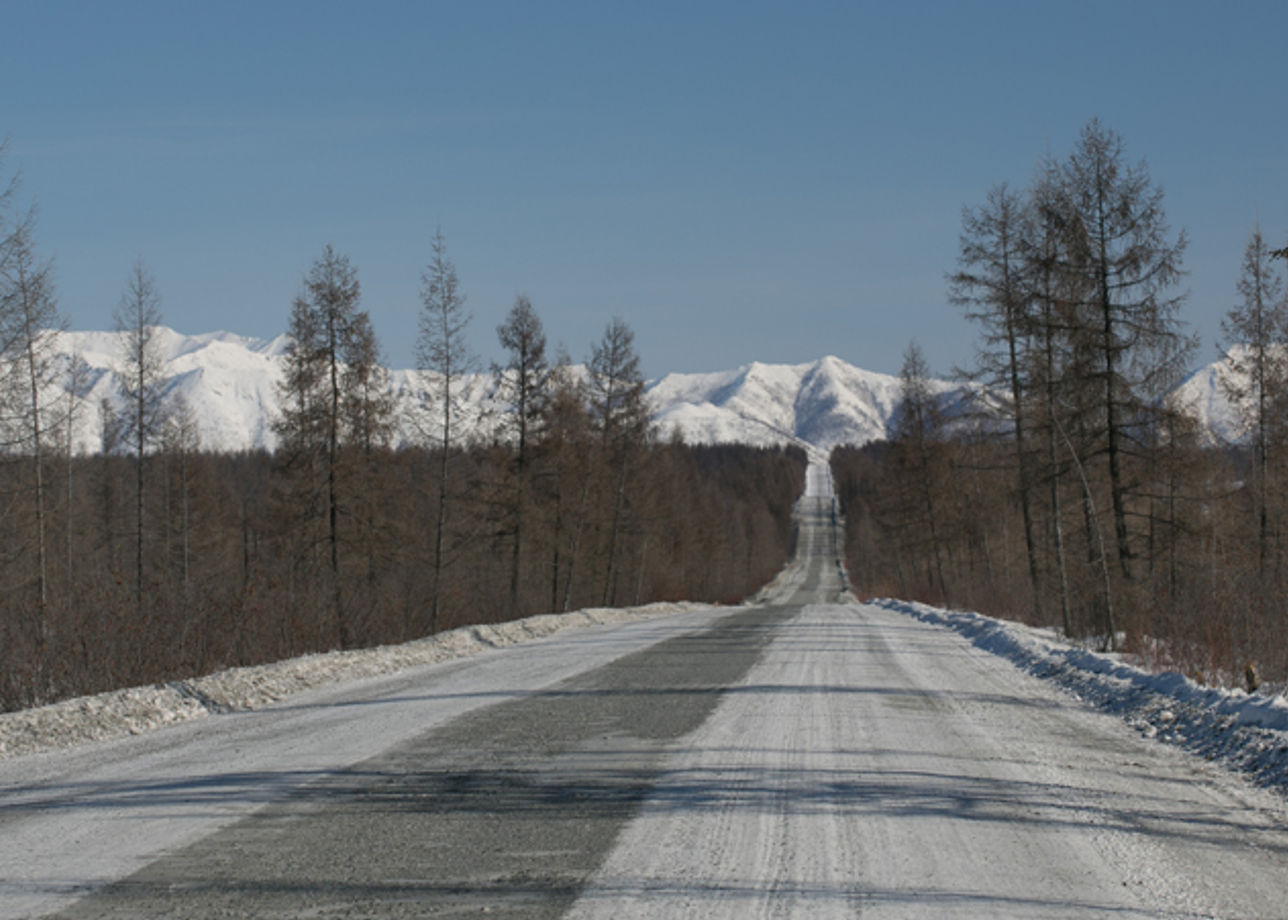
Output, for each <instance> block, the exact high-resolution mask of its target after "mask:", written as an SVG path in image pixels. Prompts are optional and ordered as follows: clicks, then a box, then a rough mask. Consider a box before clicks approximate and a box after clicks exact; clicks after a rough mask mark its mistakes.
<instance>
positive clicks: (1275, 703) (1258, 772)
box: [876, 599, 1288, 793]
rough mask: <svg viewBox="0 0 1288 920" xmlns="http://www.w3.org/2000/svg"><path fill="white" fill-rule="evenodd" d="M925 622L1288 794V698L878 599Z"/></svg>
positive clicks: (1044, 632)
mask: <svg viewBox="0 0 1288 920" xmlns="http://www.w3.org/2000/svg"><path fill="white" fill-rule="evenodd" d="M876 603H877V605H878V606H881V607H883V608H885V609H887V610H893V611H899V612H902V613H906V614H909V615H911V616H913V617H916V618H917V619H918V620H921V621H922V622H924V623H932V624H934V625H936V626H946V627H948V628H949V629H952V630H955V631H956V632H958V633H961V634H962V635H963V636H965V637H966V638H968V639H969V640H970V641H971V643H972V644H973V645H975V646H976V647H977V648H981V649H984V650H985V651H988V652H992V653H993V654H995V655H999V656H1001V657H1002V658H1005V659H1007V660H1009V661H1011V662H1012V663H1013V664H1015V666H1016V667H1018V668H1021V669H1022V670H1024V671H1027V672H1028V673H1029V674H1032V675H1034V676H1036V677H1040V678H1042V679H1043V680H1047V681H1051V682H1053V683H1055V684H1058V685H1059V686H1060V687H1063V688H1064V689H1065V690H1067V691H1069V692H1070V693H1072V694H1073V695H1074V696H1076V697H1078V698H1079V699H1082V700H1084V701H1086V702H1087V703H1090V704H1091V705H1093V706H1095V707H1096V708H1097V709H1100V710H1102V711H1104V712H1110V713H1114V714H1115V715H1118V716H1121V717H1122V718H1123V719H1124V720H1126V722H1127V723H1128V724H1129V725H1131V726H1132V727H1133V728H1135V729H1137V730H1138V731H1139V732H1140V733H1141V734H1142V735H1144V736H1145V737H1147V738H1158V739H1160V740H1163V741H1167V742H1169V743H1171V744H1175V745H1177V746H1178V747H1182V748H1184V749H1186V750H1187V751H1191V752H1193V753H1195V754H1198V755H1200V756H1202V757H1204V758H1206V759H1208V760H1216V761H1220V762H1222V763H1223V764H1225V765H1226V766H1227V767H1229V768H1231V769H1233V770H1237V771H1239V772H1242V773H1246V774H1248V775H1250V776H1251V777H1252V778H1253V779H1255V780H1256V781H1258V782H1260V783H1262V784H1263V785H1267V786H1273V787H1275V788H1277V789H1278V790H1279V791H1280V792H1281V793H1283V792H1288V701H1285V700H1284V698H1283V696H1281V695H1278V694H1261V693H1254V694H1250V693H1246V692H1244V691H1243V690H1238V689H1233V690H1231V689H1224V688H1213V687H1203V686H1199V685H1198V684H1196V683H1195V682H1194V681H1192V680H1190V679H1189V678H1187V677H1185V676H1184V675H1181V674H1177V673H1175V672H1166V673H1163V674H1152V673H1150V672H1148V671H1143V670H1141V669H1140V668H1137V667H1133V666H1132V665H1130V664H1128V663H1126V662H1125V661H1123V659H1122V657H1121V656H1118V655H1113V654H1101V653H1097V652H1092V651H1088V650H1087V649H1085V648H1081V647H1079V646H1075V645H1070V644H1069V643H1067V642H1064V641H1062V640H1060V639H1059V638H1058V637H1057V636H1056V635H1055V634H1054V632H1053V631H1052V630H1048V629H1032V628H1029V627H1025V626H1021V625H1019V624H1017V623H1009V622H1006V621H1004V620H995V619H993V618H991V617H986V616H981V615H980V614H978V613H965V612H961V611H948V610H942V609H939V608H936V607H929V606H926V605H925V604H917V603H909V602H906V601H897V600H888V599H887V600H880V601H877V602H876Z"/></svg>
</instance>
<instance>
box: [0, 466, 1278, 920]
mask: <svg viewBox="0 0 1288 920" xmlns="http://www.w3.org/2000/svg"><path fill="white" fill-rule="evenodd" d="M798 515H799V520H800V525H801V526H800V539H799V541H798V546H799V553H800V554H799V557H798V559H797V560H796V561H794V562H793V564H792V565H790V566H788V568H787V569H786V570H785V571H784V573H783V575H782V576H781V577H780V578H779V580H778V581H777V582H776V583H775V584H774V585H772V586H770V587H769V588H768V589H766V590H765V591H763V592H761V594H760V595H758V597H757V598H756V599H755V600H754V602H753V603H750V604H748V605H746V606H744V607H742V608H733V609H728V610H721V609H713V608H701V609H690V610H677V611H675V612H674V613H673V615H670V616H647V613H643V614H640V615H644V616H646V618H644V619H637V620H636V621H634V622H629V623H624V624H621V625H603V626H594V627H589V628H585V629H575V630H572V629H570V630H564V631H562V632H558V633H555V634H552V635H548V636H546V637H544V638H540V639H534V640H532V641H530V642H526V643H523V644H520V645H513V646H511V647H506V648H492V649H488V650H486V651H482V652H479V653H478V654H476V655H474V657H472V658H470V659H468V660H452V661H442V662H439V663H436V664H423V665H416V666H411V667H407V668H404V669H403V670H400V671H395V672H393V673H388V674H384V675H383V676H376V677H365V678H363V679H360V680H351V681H343V682H340V683H334V684H326V685H324V686H314V687H313V688H312V689H306V690H302V691H300V692H298V693H296V694H294V695H291V696H288V697H286V698H285V699H283V700H281V701H280V702H276V703H269V704H268V705H265V706H263V708H260V709H238V710H236V711H232V712H229V713H227V714H226V715H222V716H219V717H218V718H201V717H199V718H196V719H193V720H191V721H188V722H184V723H180V724H175V725H171V726H168V727H165V728H163V729H160V730H157V731H150V732H143V733H141V734H139V735H135V736H118V737H116V738H113V739H109V740H106V741H99V742H94V743H87V744H82V745H76V746H72V747H68V748H65V749H62V750H58V751H51V752H46V753H42V754H29V755H23V756H14V757H11V758H9V759H8V760H6V761H3V762H0V867H3V868H0V918H4V917H29V916H45V915H49V914H51V912H57V913H56V916H58V917H60V918H63V920H73V918H79V920H89V918H94V920H110V918H120V920H125V918H131V920H132V918H136V917H184V918H200V917H212V918H213V917H229V916H274V917H277V916H280V917H287V916H289V917H299V916H316V917H333V916H363V917H419V916H426V915H447V914H450V915H464V914H470V915H477V914H482V913H486V914H487V915H488V916H490V917H507V918H515V920H518V918H523V920H534V918H535V920H540V918H556V917H573V918H579V920H597V918H617V917H641V918H653V917H657V918H673V917H694V918H697V917H702V918H707V917H717V918H718V917H730V918H738V920H745V918H751V917H766V918H768V917H808V918H826V917H833V916H835V917H852V916H856V915H861V916H864V917H886V918H913V917H918V918H919V917H932V916H933V917H963V918H965V917H1015V918H1037V917H1062V918H1065V917H1104V916H1115V917H1129V918H1137V917H1151V918H1176V917H1183V918H1199V917H1240V918H1243V917H1264V918H1278V917H1282V916H1284V910H1283V892H1284V891H1285V890H1288V814H1286V813H1285V807H1284V800H1283V799H1282V797H1280V796H1279V795H1278V794H1277V793H1275V792H1272V791H1269V790H1266V789H1262V788H1257V787H1256V786H1254V785H1252V784H1250V783H1248V782H1247V781H1246V780H1245V779H1243V778H1242V777H1240V776H1238V775H1236V774H1235V773H1232V772H1231V771H1229V770H1227V769H1225V768H1224V767H1223V766H1221V765H1218V764H1216V763H1213V762H1211V761H1210V760H1209V759H1207V758H1213V759H1216V758H1220V759H1222V760H1224V761H1226V762H1228V763H1230V764H1232V765H1235V766H1242V767H1247V766H1249V765H1251V767H1252V772H1253V773H1254V774H1255V775H1256V776H1257V778H1259V779H1262V780H1264V781H1267V782H1269V781H1273V780H1274V779H1275V778H1276V776H1278V775H1281V774H1277V773H1276V770H1280V771H1281V770H1282V767H1281V766H1279V767H1276V766H1275V765H1276V764H1281V762H1282V756H1283V751H1284V749H1285V747H1286V745H1285V733H1284V729H1283V725H1282V721H1281V720H1282V714H1283V706H1282V704H1281V703H1280V702H1276V701H1272V700H1260V699H1249V698H1246V697H1244V698H1241V697H1240V695H1239V694H1235V693H1218V692H1214V691H1207V690H1203V689H1202V688H1197V687H1194V686H1192V685H1189V684H1187V683H1185V682H1184V681H1183V680H1181V679H1179V678H1169V677H1166V676H1164V677H1151V676H1149V675H1145V674H1144V673H1143V672H1139V671H1134V670H1133V669H1130V668H1127V667H1126V666H1125V665H1124V664H1123V663H1122V662H1120V661H1117V660H1115V659H1113V658H1106V657H1103V656H1097V655H1093V654H1091V653H1087V652H1085V651H1084V650H1081V649H1073V648H1069V647H1067V646H1062V645H1061V644H1060V643H1058V642H1056V641H1055V640H1054V637H1052V636H1050V635H1049V634H1044V633H1041V632H1037V631H1032V630H1025V629H1023V628H1022V627H1018V626H1014V625H1013V624H1003V623H999V622H997V621H992V620H988V619H987V618H984V617H978V616H975V615H971V614H961V613H950V612H946V611H942V610H935V609H932V608H927V607H922V606H919V605H909V604H899V603H896V602H881V603H879V604H858V603H856V602H854V600H853V598H852V597H850V596H849V595H848V593H847V592H846V590H845V586H844V582H843V580H842V573H841V571H840V568H839V566H838V564H837V559H836V548H837V544H836V529H835V525H834V518H833V508H832V500H831V495H830V483H829V482H828V479H827V476H826V470H825V469H823V468H820V467H817V466H816V467H812V468H811V470H810V472H809V478H808V486H807V495H806V497H805V498H804V499H803V500H802V502H801V504H800V507H799V510H798ZM652 612H653V613H659V612H663V611H652ZM493 644H497V643H493ZM380 654H381V655H386V656H388V655H396V654H398V653H397V652H395V651H393V650H387V651H384V652H381V653H380ZM999 656H1001V657H999ZM359 657H360V656H359ZM1003 659H1009V662H1014V664H1015V665H1018V667H1015V666H1012V664H1011V663H1008V661H1007V660H1003ZM298 666H299V665H298V664H297V665H293V666H291V667H298ZM383 666H384V665H382V667H383ZM388 666H390V667H395V666H397V664H396V662H391V663H390V664H389V665H388ZM322 670H323V672H324V673H326V674H328V675H331V676H334V675H335V671H334V669H333V668H332V666H330V665H328V666H326V667H324V668H323V669H322ZM229 679H231V680H233V685H234V686H237V687H241V688H242V689H240V690H236V691H234V690H231V689H224V690H222V691H219V692H222V693H224V694H225V696H223V697H219V696H216V695H215V693H214V692H213V691H212V692H208V689H209V688H207V689H201V693H202V694H203V695H204V696H206V697H207V698H208V700H207V703H205V704H202V705H200V708H201V709H203V710H205V711H207V712H209V711H210V710H211V709H212V708H213V709H218V708H220V707H221V706H224V705H231V703H232V702H233V701H236V700H242V701H244V702H252V701H253V700H254V699H259V700H260V701H263V700H267V699H269V698H271V697H273V696H274V695H275V694H278V693H279V692H280V691H279V690H277V689H272V690H269V691H267V692H265V691H264V690H262V689H257V688H258V687H260V685H259V684H258V683H257V682H256V680H254V679H249V678H243V677H238V678H235V679H233V678H229ZM289 683H290V682H289V681H287V685H288V689H289ZM212 686H213V685H212ZM202 687H203V688H204V687H206V685H202ZM213 690H216V691H217V690H218V687H217V686H215V687H213ZM1069 691H1073V692H1074V693H1076V694H1077V695H1078V696H1079V697H1081V698H1080V699H1079V698H1075V697H1074V696H1073V695H1071V693H1070V692H1069ZM176 693H178V691H176ZM239 694H249V696H248V697H247V696H241V695H239ZM256 694H260V696H256ZM192 695H193V694H192V693H191V692H189V696H192ZM179 696H180V697H183V696H184V694H183V693H179ZM238 705H242V704H241V703H239V704H238ZM174 708H177V707H172V709H174ZM1106 710H1108V711H1106ZM1196 738H1197V739H1206V740H1201V741H1200V743H1199V744H1198V745H1197V747H1196V746H1195V744H1194V743H1193V741H1194V739H1196ZM1160 739H1167V740H1173V741H1175V742H1177V743H1178V744H1180V745H1182V746H1188V747H1191V748H1193V749H1195V750H1198V751H1200V752H1201V753H1203V754H1205V755H1207V758H1205V757H1198V756H1194V754H1192V753H1189V752H1187V751H1185V750H1181V749H1179V748H1178V746H1177V744H1163V743H1159V740H1160ZM1229 739H1239V740H1238V741H1237V743H1235V742H1234V741H1231V740H1229ZM1222 745H1224V747H1222ZM1236 750H1238V751H1244V752H1250V751H1254V750H1255V751H1259V752H1260V759H1257V758H1255V757H1252V758H1250V759H1249V758H1243V759H1241V757H1242V755H1238V756H1236V755H1235V754H1234V753H1233V752H1234V751H1236Z"/></svg>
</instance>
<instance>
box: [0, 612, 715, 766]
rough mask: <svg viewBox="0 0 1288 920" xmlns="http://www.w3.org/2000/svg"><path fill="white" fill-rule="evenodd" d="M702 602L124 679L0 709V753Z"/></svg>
mask: <svg viewBox="0 0 1288 920" xmlns="http://www.w3.org/2000/svg"><path fill="white" fill-rule="evenodd" d="M711 606H712V605H710V604H698V603H689V602H685V603H656V604H647V605H645V606H642V607H624V608H609V607H595V608H590V609H586V610H578V611H574V612H572V613H565V614H540V615H538V616H532V617H527V618H525V619H522V620H514V621H511V622H509V623H495V624H487V625H482V626H463V627H461V628H459V629H452V630H448V631H446V632H441V633H438V634H436V635H433V636H429V637H427V638H424V639H416V640H414V641H412V642H406V643H403V644H401V645H384V646H378V647H376V648H368V649H353V650H350V651H343V652H324V653H320V654H314V655H304V656H302V657H299V658H291V659H288V660H285V661H277V662H272V663H270V664H262V665H256V666H253V667H244V668H229V669H227V670H224V671H217V672H216V673H214V674H208V675H206V676H204V677H197V678H193V679H190V680H183V681H172V682H169V683H165V684H155V685H153V686H150V687H130V688H129V689H125V690H114V691H111V692H108V693H99V694H96V695H94V696H85V697H78V698H76V699H70V700H62V701H61V702H57V703H51V704H50V705H48V706H40V707H36V708H34V709H25V710H21V711H19V712H10V713H3V714H0V759H3V758H6V757H14V756H17V755H20V754H33V753H37V752H41V751H51V750H56V749H60V748H66V747H71V746H73V745H77V744H83V743H86V742H90V741H99V740H103V739H106V738H112V737H116V736H119V735H127V734H135V735H137V734H139V733H141V732H146V731H151V730H153V729H157V728H161V727H163V726H165V725H171V724H174V723H176V722H186V721H189V720H191V719H200V718H204V717H206V716H209V715H213V714H217V713H223V712H236V711H244V710H252V709H260V708H262V707H264V706H267V705H269V704H271V703H275V702H278V701H279V700H283V699H286V698H287V697H289V696H292V695H294V694H296V693H300V692H302V691H305V690H309V689H312V688H314V687H319V686H322V685H325V684H334V683H339V682H342V681H351V680H358V679H360V678H364V677H375V676H377V675H381V674H390V673H393V672H395V671H399V670H402V669H404V668H410V667H415V666H418V665H425V664H435V663H437V662H440V661H446V660H449V659H455V658H468V657H470V656H472V655H476V654H478V653H480V652H484V651H487V650H488V649H494V648H503V647H505V646H508V645H515V644H517V643H520V642H528V641H532V640H534V639H540V638H542V637H544V636H549V635H551V634H552V633H556V632H561V631H563V630H566V629H575V628H578V627H584V626H603V625H607V624H611V623H626V622H631V621H634V620H644V619H649V618H652V617H662V616H670V615H673V614H678V613H687V612H690V611H695V610H707V609H710V608H711Z"/></svg>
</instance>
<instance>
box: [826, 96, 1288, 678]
mask: <svg viewBox="0 0 1288 920" xmlns="http://www.w3.org/2000/svg"><path fill="white" fill-rule="evenodd" d="M1185 244H1186V240H1185V236H1184V233H1179V234H1173V233H1172V232H1171V231H1170V230H1169V229H1168V226H1167V222H1166V218H1165V215H1164V211H1163V207H1162V192H1161V191H1160V190H1159V189H1158V188H1157V187H1156V186H1155V185H1153V184H1152V182H1151V181H1150V179H1149V176H1148V172H1147V169H1146V167H1145V166H1144V165H1143V164H1139V165H1135V164H1130V163H1128V162H1127V161H1126V159H1125V155H1124V151H1123V145H1122V140H1121V138H1120V137H1119V136H1118V135H1117V134H1116V133H1114V132H1113V131H1111V130H1109V129H1107V128H1105V127H1104V126H1103V125H1101V124H1100V123H1099V122H1097V121H1092V122H1090V123H1089V124H1088V125H1087V126H1086V127H1085V128H1084V129H1083V131H1082V132H1081V135H1080V137H1079V140H1078V142H1077V144H1076V145H1075V147H1074V149H1073V151H1072V152H1071V153H1070V154H1069V155H1068V156H1067V157H1066V158H1064V159H1055V158H1050V159H1047V160H1045V161H1043V162H1041V163H1040V164H1039V166H1038V168H1037V170H1036V178H1035V179H1034V180H1033V182H1032V183H1031V184H1030V185H1029V187H1027V188H1025V189H1023V190H1012V189H1010V188H1009V187H1007V186H1006V185H1001V186H998V187H997V188H994V189H993V190H992V191H990V192H989V194H988V196H987V198H986V200H985V202H984V203H983V204H982V205H980V206H979V207H975V208H967V209H965V210H964V212H963V221H962V234H961V250H960V258H959V266H958V270H957V271H956V272H955V273H954V274H952V275H951V276H950V277H951V299H952V301H953V302H954V303H955V304H957V305H959V306H960V307H961V308H963V309H964V310H965V312H966V315H967V316H968V317H969V318H970V319H971V320H972V321H973V322H974V323H975V324H976V326H977V328H978V329H979V330H980V337H979V348H978V361H977V364H976V367H975V368H973V370H972V372H971V374H970V379H971V380H973V381H974V383H975V385H976V388H975V393H976V394H977V398H976V399H975V403H976V404H975V406H974V411H973V413H967V414H966V415H962V414H961V413H960V412H951V413H950V412H946V411H945V410H946V408H947V407H946V406H945V405H944V404H943V400H944V399H945V396H944V395H943V394H941V393H939V392H937V391H936V390H935V389H934V388H933V386H932V385H931V383H930V381H929V374H928V372H927V369H926V366H925V362H924V360H923V359H922V357H921V354H920V351H919V350H918V349H917V347H916V345H915V343H914V344H913V345H912V346H910V348H909V351H908V352H907V354H906V355H905V361H904V366H903V371H902V390H903V393H902V395H903V409H902V412H901V414H900V417H899V419H898V421H897V423H896V424H895V425H894V426H893V430H892V431H891V433H890V438H889V441H888V442H883V443H880V444H874V445H870V446H869V447H867V448H865V449H862V450H856V449H843V450H839V451H837V452H836V453H835V454H834V455H833V458H832V465H833V471H834V474H835V477H836V482H837V487H838V491H839V494H840V498H841V501H842V504H843V507H844V509H845V513H846V515H847V541H848V542H847V555H848V559H849V564H850V567H851V573H852V575H853V577H854V579H855V581H856V583H857V585H858V587H859V590H861V591H862V592H864V593H866V594H869V595H875V594H886V593H890V594H899V595H901V596H905V597H914V598H919V599H923V600H927V601H931V602H935V603H947V604H953V605H961V606H969V607H972V608H975V609H980V610H983V611H986V612H991V613H995V614H999V615H1003V616H1010V617H1015V618H1019V619H1023V620H1025V621H1028V622H1033V623H1039V624H1045V625H1055V626H1058V627H1060V628H1062V629H1063V630H1064V632H1065V633H1066V634H1069V635H1072V636H1079V637H1089V636H1091V637H1099V638H1100V641H1101V642H1102V643H1103V644H1104V645H1106V646H1113V645H1115V644H1116V643H1118V642H1119V641H1125V644H1126V646H1127V647H1128V648H1131V649H1133V650H1136V651H1139V652H1141V653H1142V654H1144V655H1146V656H1147V657H1149V658H1151V659H1154V660H1156V661H1157V663H1159V664H1161V665H1165V666H1169V667H1176V668H1180V669H1183V670H1185V671H1186V672H1187V673H1190V674H1193V675H1196V676H1203V675H1206V676H1211V675H1212V674H1214V673H1219V674H1221V675H1223V676H1224V677H1225V678H1226V679H1229V678H1230V677H1231V676H1234V677H1235V678H1236V679H1239V680H1243V679H1244V675H1245V672H1246V671H1247V669H1248V665H1250V664H1251V665H1253V666H1254V667H1253V668H1252V671H1251V672H1249V679H1250V680H1251V681H1252V682H1253V683H1255V682H1256V677H1257V674H1259V675H1260V676H1261V677H1265V676H1269V677H1272V678H1274V679H1275V680H1282V679H1283V678H1284V677H1285V674H1286V673H1288V616H1286V614H1288V611H1286V610H1285V602H1284V598H1285V588H1288V584H1286V583H1285V572H1286V571H1288V568H1286V563H1288V558H1285V545H1284V541H1283V533H1282V521H1283V515H1284V512H1285V510H1288V509H1285V507H1284V499H1283V496H1284V494H1285V489H1284V486H1285V484H1286V483H1285V478H1284V476H1285V462H1284V458H1285V451H1284V449H1283V448H1284V447H1288V441H1286V440H1285V439H1286V437H1288V425H1286V424H1285V423H1286V422H1288V386H1285V384H1286V383H1288V305H1286V303H1285V298H1284V285H1283V279H1282V274H1281V272H1280V271H1279V268H1278V266H1277V265H1276V263H1275V261H1274V259H1275V257H1276V256H1280V257H1283V256H1284V253H1283V252H1282V251H1280V252H1273V251H1271V250H1270V249H1269V248H1268V247H1267V246H1266V244H1265V242H1264V240H1263V239H1262V236H1261V233H1260V231H1259V230H1257V231H1255V232H1254V233H1253V234H1252V236H1251V239H1250V241H1249V243H1248V246H1247V249H1246V254H1245V262H1244V268H1243V273H1242V277H1241V278H1240V279H1238V283H1237V293H1238V303H1237V305H1236V306H1234V307H1233V308H1232V309H1231V310H1230V311H1229V313H1228V315H1227V317H1226V320H1225V323H1224V325H1223V331H1224V335H1225V338H1226V342H1225V343H1224V349H1225V350H1226V351H1227V352H1228V365H1229V373H1227V374H1226V375H1225V376H1224V378H1223V380H1222V381H1221V387H1222V389H1223V391H1224V394H1225V396H1226V397H1227V398H1228V399H1229V400H1230V403H1231V405H1232V406H1233V407H1234V408H1235V410H1236V412H1237V414H1238V418H1237V420H1236V421H1237V422H1238V423H1239V424H1240V425H1241V426H1242V429H1243V431H1244V433H1245V437H1244V438H1243V439H1242V440H1240V441H1239V442H1238V443H1235V444H1213V443H1212V442H1211V439H1210V437H1209V435H1208V433H1207V432H1201V431H1200V430H1198V426H1197V423H1196V421H1195V414H1194V413H1193V412H1192V411H1191V407H1187V406H1182V405H1179V404H1178V403H1177V397H1176V395H1175V393H1176V387H1177V385H1178V384H1179V383H1180V382H1181V380H1182V379H1183V376H1184V373H1185V371H1186V370H1187V369H1188V367H1189V366H1190V362H1191V361H1192V360H1193V356H1194V351H1195V348H1196V342H1195V340H1194V338H1193V337H1191V336H1189V335H1188V334H1187V333H1186V331H1185V327H1184V324H1183V322H1182V320H1181V316H1180V308H1181V305H1182V300H1183V295H1182V294H1181V293H1179V292H1178V291H1177V286H1178V283H1179V281H1180V279H1181V277H1182V257H1183V253H1184V250H1185Z"/></svg>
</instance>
